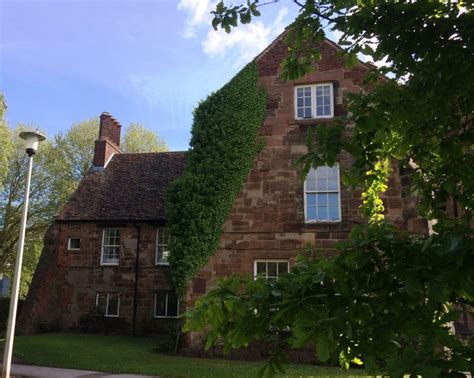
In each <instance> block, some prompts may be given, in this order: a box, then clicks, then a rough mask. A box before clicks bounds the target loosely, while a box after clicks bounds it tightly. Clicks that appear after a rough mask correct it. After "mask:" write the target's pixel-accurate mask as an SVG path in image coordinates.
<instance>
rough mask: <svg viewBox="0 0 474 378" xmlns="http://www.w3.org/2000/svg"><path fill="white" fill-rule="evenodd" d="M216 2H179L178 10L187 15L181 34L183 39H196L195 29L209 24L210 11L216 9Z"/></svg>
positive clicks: (204, 0) (206, 0)
mask: <svg viewBox="0 0 474 378" xmlns="http://www.w3.org/2000/svg"><path fill="white" fill-rule="evenodd" d="M216 4H217V1H213V0H180V2H179V4H178V10H182V11H185V12H187V13H188V17H187V19H186V26H185V29H184V32H183V36H184V37H185V38H194V37H196V33H195V31H196V29H197V28H199V27H200V26H202V25H204V24H208V25H210V24H211V19H212V16H211V14H210V12H211V10H213V9H215V8H216Z"/></svg>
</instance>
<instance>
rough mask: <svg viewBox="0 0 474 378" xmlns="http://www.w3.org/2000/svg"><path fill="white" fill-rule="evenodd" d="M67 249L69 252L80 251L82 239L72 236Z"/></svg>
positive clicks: (68, 240)
mask: <svg viewBox="0 0 474 378" xmlns="http://www.w3.org/2000/svg"><path fill="white" fill-rule="evenodd" d="M67 249H68V250H69V251H79V250H80V249H81V238H78V237H74V236H71V237H69V238H68V239H67Z"/></svg>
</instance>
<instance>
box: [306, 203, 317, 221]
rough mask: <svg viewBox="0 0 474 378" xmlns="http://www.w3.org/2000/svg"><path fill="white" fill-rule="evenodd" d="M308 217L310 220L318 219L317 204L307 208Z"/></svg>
mask: <svg viewBox="0 0 474 378" xmlns="http://www.w3.org/2000/svg"><path fill="white" fill-rule="evenodd" d="M306 217H307V218H308V220H310V221H311V220H316V206H308V207H307V208H306Z"/></svg>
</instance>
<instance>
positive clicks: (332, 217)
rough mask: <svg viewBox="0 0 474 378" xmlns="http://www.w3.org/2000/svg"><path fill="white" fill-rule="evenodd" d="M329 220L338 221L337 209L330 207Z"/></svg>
mask: <svg viewBox="0 0 474 378" xmlns="http://www.w3.org/2000/svg"><path fill="white" fill-rule="evenodd" d="M329 219H330V220H339V208H338V207H330V208H329Z"/></svg>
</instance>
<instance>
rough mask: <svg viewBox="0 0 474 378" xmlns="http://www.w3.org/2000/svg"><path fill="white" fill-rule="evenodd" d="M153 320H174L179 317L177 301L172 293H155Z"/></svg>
mask: <svg viewBox="0 0 474 378" xmlns="http://www.w3.org/2000/svg"><path fill="white" fill-rule="evenodd" d="M153 315H154V316H155V318H176V317H178V315H179V299H178V297H177V296H176V293H174V292H172V291H157V292H156V293H155V309H154V314H153Z"/></svg>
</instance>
